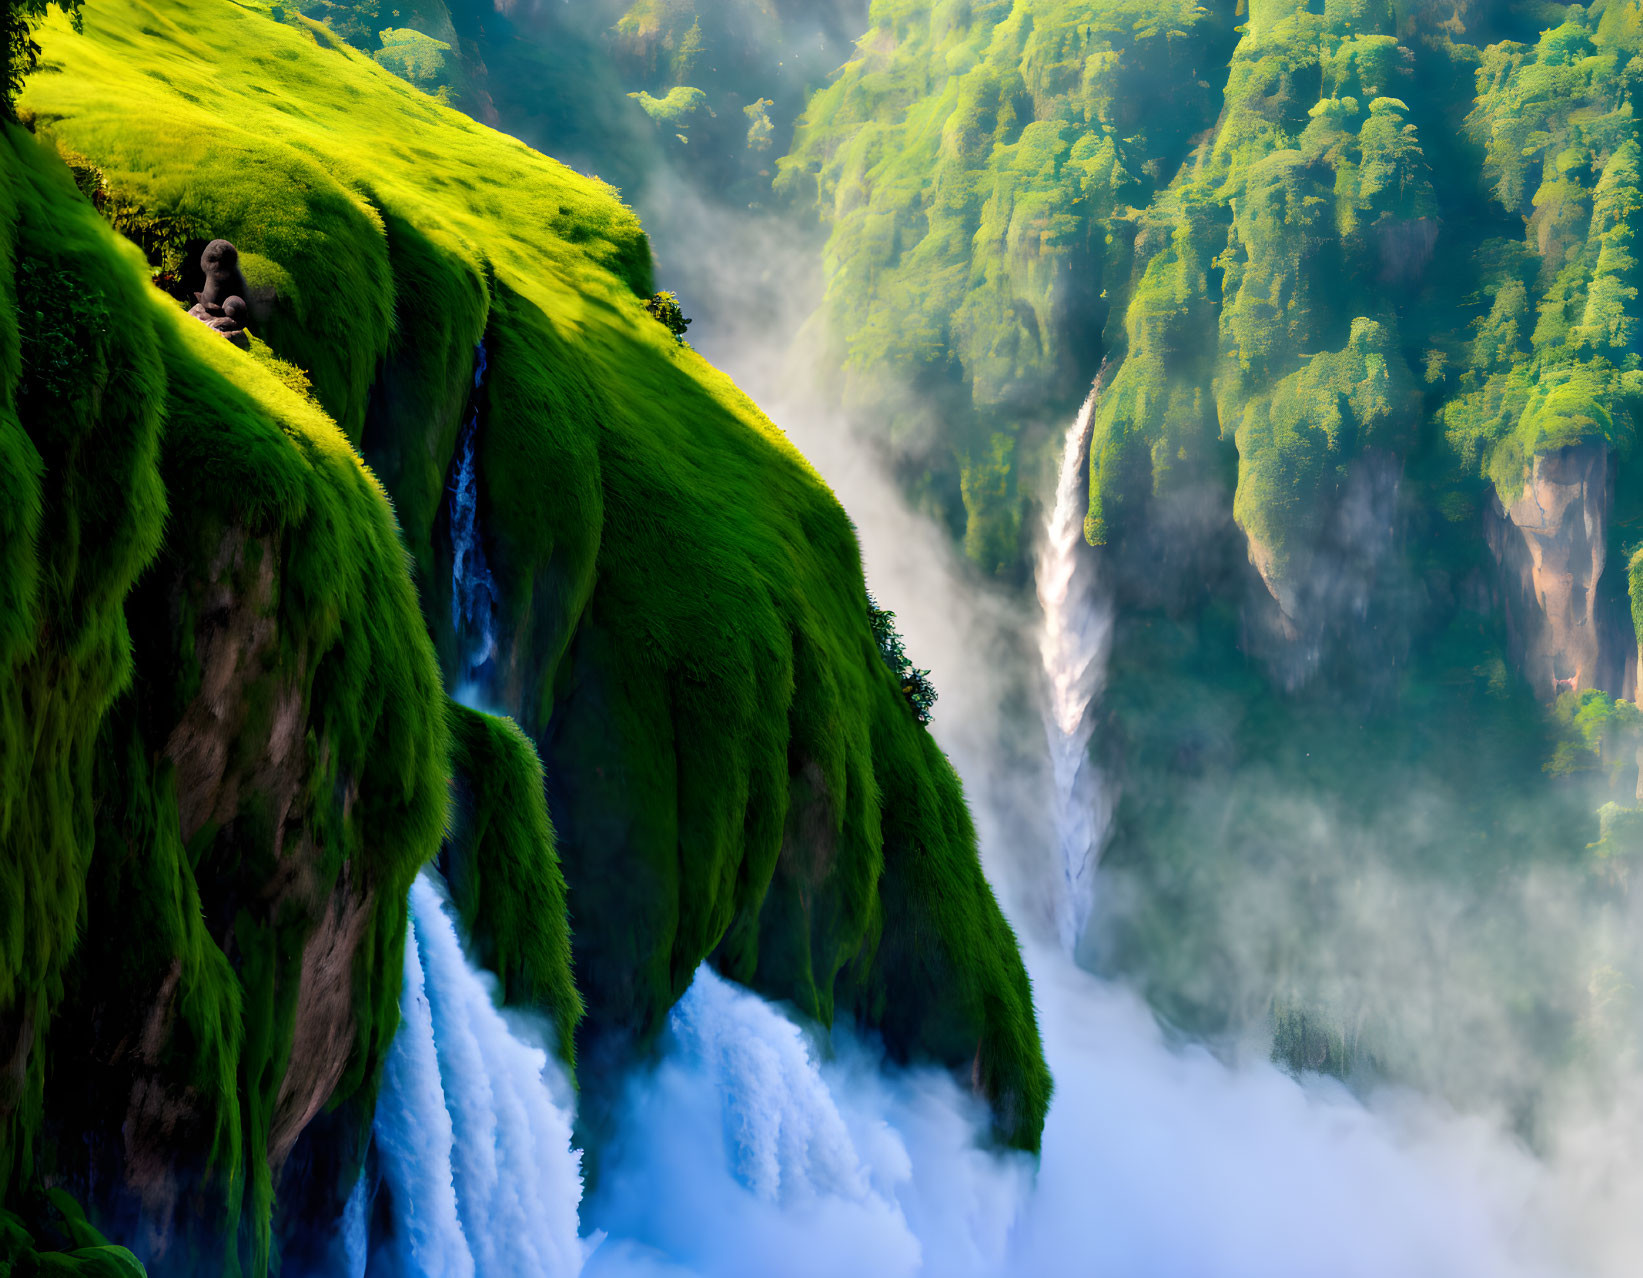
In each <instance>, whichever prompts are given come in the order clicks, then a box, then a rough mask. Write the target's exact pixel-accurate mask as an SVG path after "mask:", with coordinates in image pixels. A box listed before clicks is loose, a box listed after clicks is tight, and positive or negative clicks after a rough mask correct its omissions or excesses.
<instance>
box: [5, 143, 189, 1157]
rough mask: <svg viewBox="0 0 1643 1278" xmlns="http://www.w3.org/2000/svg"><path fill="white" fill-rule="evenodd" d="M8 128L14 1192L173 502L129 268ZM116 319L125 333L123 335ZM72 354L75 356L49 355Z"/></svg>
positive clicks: (155, 382)
mask: <svg viewBox="0 0 1643 1278" xmlns="http://www.w3.org/2000/svg"><path fill="white" fill-rule="evenodd" d="M0 127H3V128H4V130H5V132H4V136H3V138H0V171H3V173H4V176H5V186H6V188H7V192H8V196H7V198H6V200H5V203H6V204H7V205H9V208H8V209H5V210H0V211H6V212H9V213H10V217H9V218H8V219H7V220H6V225H5V229H4V231H0V244H4V246H5V247H6V249H7V250H8V253H7V260H6V261H5V262H4V264H3V265H4V266H6V267H7V268H9V269H6V270H5V271H4V272H3V274H4V275H5V276H6V279H7V284H6V287H7V289H8V290H16V291H15V292H13V293H11V299H12V305H11V307H9V308H8V311H9V314H8V317H7V321H6V323H5V329H6V330H7V331H8V332H9V334H10V335H11V336H10V339H9V341H8V342H7V344H6V349H4V351H3V362H0V375H4V376H5V377H6V390H5V392H4V395H3V396H0V405H3V409H0V457H3V458H4V461H3V463H0V475H3V476H4V480H5V483H6V485H7V491H6V493H5V494H4V495H5V498H6V505H7V507H8V513H7V515H6V516H3V517H0V519H4V520H5V524H6V532H7V538H6V541H5V547H4V551H3V552H0V553H3V554H4V556H5V559H6V561H7V563H8V566H11V567H15V570H16V574H17V575H16V577H15V579H14V583H15V584H13V583H12V582H8V586H7V588H6V590H5V592H4V595H3V596H0V600H3V606H4V609H5V611H4V622H3V623H0V660H3V661H4V669H5V672H6V675H7V677H6V679H5V681H4V683H3V684H0V698H3V700H0V732H3V734H4V735H3V738H0V795H3V796H4V798H3V800H0V848H3V849H4V855H3V856H0V1009H4V1013H5V1021H6V1024H7V1028H8V1031H9V1037H11V1038H12V1039H13V1040H14V1041H13V1042H12V1043H11V1044H9V1045H8V1046H9V1047H10V1049H11V1050H15V1051H18V1052H19V1057H20V1060H21V1064H22V1072H21V1078H20V1080H18V1081H19V1082H20V1083H21V1088H20V1091H19V1092H12V1089H11V1088H10V1087H8V1088H7V1092H8V1094H7V1095H6V1096H5V1097H4V1099H0V1188H7V1189H9V1188H10V1187H11V1186H12V1185H13V1184H14V1183H16V1181H17V1180H18V1179H19V1178H21V1179H27V1178H28V1177H29V1176H30V1175H31V1174H32V1172H33V1164H34V1157H35V1147H34V1139H35V1135H36V1133H37V1130H38V1126H39V1123H40V1117H41V1105H42V1095H43V1090H44V1083H45V1080H44V1073H43V1062H42V1059H41V1052H40V1049H41V1046H42V1044H43V1043H44V1040H45V1034H46V1029H47V1026H48V1024H49V1022H50V1019H51V1016H52V1014H53V1012H54V1010H55V1007H56V1004H57V1003H58V1001H59V999H60V998H61V994H62V979H63V970H64V966H65V964H66V962H67V961H68V958H69V955H70V953H71V951H72V949H73V946H74V942H75V940H76V938H77V935H78V929H79V925H80V920H81V917H82V909H83V892H84V883H85V875H86V870H87V867H88V865H89V862H90V857H91V850H92V823H93V819H94V812H95V808H94V804H93V794H92V789H91V786H90V784H89V783H90V777H91V769H92V763H93V757H94V747H95V743H96V737H97V732H98V728H99V725H100V723H101V720H102V717H103V715H104V714H105V712H106V711H107V709H108V707H109V705H110V704H111V703H112V701H113V700H114V698H115V697H116V696H117V695H118V694H119V693H120V692H121V691H122V690H123V689H124V688H125V687H126V685H127V684H128V683H129V682H130V679H131V674H132V660H131V639H130V634H129V632H128V629H127V625H126V616H125V612H124V609H123V607H122V605H123V603H124V599H125V596H126V593H127V592H128V591H129V590H130V588H131V586H132V584H133V582H134V581H135V579H136V577H137V574H138V573H139V572H140V571H141V570H142V569H143V567H144V566H145V565H146V564H147V562H148V561H149V559H150V558H151V557H152V556H153V554H154V552H155V550H156V549H157V547H158V544H159V538H160V527H161V521H162V519H163V518H164V513H165V499H164V496H163V493H162V490H161V487H160V479H159V473H158V467H157V449H158V444H159V427H160V418H161V407H162V387H163V385H164V382H163V372H162V368H161V361H160V359H159V357H158V353H157V351H156V348H155V347H156V343H155V336H154V320H153V315H152V311H151V310H150V309H149V307H148V299H147V298H146V297H145V296H144V295H143V289H144V285H143V284H142V283H141V280H140V277H139V276H137V275H135V274H134V273H132V272H131V271H130V270H129V267H126V269H117V270H114V271H109V270H108V269H107V264H108V263H109V261H110V260H111V259H113V260H115V261H119V259H118V258H117V257H116V256H115V254H114V252H113V246H112V240H113V236H112V235H111V234H110V233H109V232H108V231H107V229H106V228H105V227H103V226H102V225H101V223H100V222H99V221H98V219H97V217H96V214H95V213H94V212H93V211H92V210H91V208H90V206H89V205H87V204H85V203H84V202H83V201H82V200H81V199H80V197H79V195H78V192H76V190H75V189H74V186H73V183H72V181H71V180H70V178H69V175H68V173H67V172H66V170H64V169H63V168H62V166H61V165H60V164H58V163H57V162H56V161H55V159H54V157H51V156H49V155H48V154H45V153H42V152H41V150H40V149H39V148H38V147H37V146H36V145H35V144H34V142H33V140H32V139H31V138H29V137H28V136H27V135H26V134H24V133H23V132H22V131H21V130H20V129H17V128H16V127H15V126H10V125H6V126H0ZM122 265H124V264H122ZM24 303H26V304H27V309H26V310H25V309H24ZM112 313H118V314H121V315H123V316H126V317H127V318H126V320H125V322H122V323H120V324H118V325H116V324H113V323H111V322H110V321H109V318H108V317H109V315H110V314H112ZM0 340H3V339H0ZM65 341H72V342H74V343H75V344H76V345H75V351H76V353H75V355H73V356H72V357H69V356H66V355H64V353H63V352H62V351H61V349H60V346H58V345H55V344H60V343H63V342H65ZM25 358H27V360H28V362H27V363H25V362H24V359H25ZM65 364H68V365H71V366H72V367H69V368H66V367H65ZM70 374H72V375H70ZM9 576H10V573H8V577H9ZM17 1039H20V1040H21V1042H16V1041H15V1040H17ZM31 1040H32V1041H31Z"/></svg>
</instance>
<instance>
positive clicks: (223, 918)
mask: <svg viewBox="0 0 1643 1278" xmlns="http://www.w3.org/2000/svg"><path fill="white" fill-rule="evenodd" d="M3 162H4V165H5V172H6V187H7V189H8V191H12V192H15V197H14V198H15V199H16V200H17V206H16V207H15V209H12V210H8V212H9V213H10V217H9V218H8V226H7V229H8V232H10V234H11V235H12V236H13V237H15V238H14V239H12V240H11V244H12V245H13V247H12V253H13V254H14V256H13V257H12V258H11V267H12V269H11V270H9V271H7V272H6V277H7V278H8V280H11V279H14V280H15V281H16V287H17V290H18V295H17V297H16V300H15V302H14V303H13V304H12V305H9V306H7V307H6V311H7V318H8V321H10V324H11V325H12V331H13V332H20V336H21V341H20V343H18V345H20V347H21V356H22V358H21V361H18V359H17V358H16V356H15V355H13V356H12V358H11V359H9V360H8V361H7V362H8V364H9V366H10V369H9V376H8V378H7V385H8V403H7V407H8V417H10V418H11V422H10V424H9V426H8V436H7V443H8V449H7V467H6V470H7V473H8V475H9V476H11V477H13V478H12V482H13V483H14V484H21V485H24V486H23V487H22V488H21V490H20V491H16V490H14V492H13V493H12V494H10V496H13V497H15V499H16V500H15V501H14V502H13V501H10V500H8V503H7V505H8V508H9V509H12V510H17V511H20V512H23V513H24V514H25V516H27V515H29V514H30V513H32V514H33V516H34V519H35V520H36V521H37V522H35V523H34V526H33V527H32V528H30V527H25V528H23V529H20V530H18V533H17V534H15V535H9V536H8V537H7V540H6V552H7V554H8V555H9V556H12V557H16V558H17V559H18V564H17V570H16V572H15V574H8V577H9V578H10V579H11V580H14V581H17V582H19V583H20V584H21V585H22V587H23V589H22V590H20V591H18V592H16V593H15V594H14V595H13V597H12V598H10V599H8V601H7V602H8V614H7V621H8V625H7V626H6V633H7V634H8V636H9V637H10V638H11V641H12V646H11V647H10V649H9V651H8V662H9V665H8V672H9V673H8V678H7V680H6V684H5V687H6V695H7V712H6V720H5V728H6V732H5V740H6V743H7V746H6V749H5V751H4V757H5V760H6V769H7V775H6V778H5V789H4V793H5V796H6V803H5V809H4V811H5V818H6V819H5V823H4V826H3V828H0V835H3V838H4V846H5V848H6V856H5V858H4V861H3V864H4V865H5V866H6V869H7V873H8V874H10V875H14V876H18V877H17V879H16V881H13V882H12V883H10V884H9V886H8V888H7V890H6V892H5V900H6V902H7V907H8V909H7V915H6V920H5V924H4V937H5V951H6V953H7V954H9V955H10V956H11V957H10V959H9V960H8V962H7V964H6V967H5V986H4V989H3V991H0V1003H3V1004H4V1005H5V1006H7V1007H8V1008H10V1009H14V1010H13V1011H11V1012H10V1013H9V1015H10V1016H13V1017H20V1018H21V1024H22V1026H23V1027H24V1033H25V1034H28V1035H30V1036H31V1037H32V1042H26V1041H25V1042H24V1043H23V1056H22V1060H23V1062H24V1066H25V1069H26V1074H25V1077H26V1080H27V1081H26V1083H25V1086H24V1092H23V1094H22V1096H21V1097H20V1098H18V1100H19V1101H20V1103H17V1102H15V1101H14V1104H13V1105H12V1106H8V1109H7V1126H8V1130H7V1138H6V1140H5V1142H4V1148H5V1149H6V1151H7V1153H8V1165H7V1166H6V1167H5V1168H4V1171H5V1179H6V1183H7V1186H8V1189H9V1188H10V1187H11V1186H16V1185H23V1184H27V1183H28V1182H29V1181H30V1180H31V1179H32V1177H34V1176H35V1175H39V1174H55V1175H65V1174H66V1175H69V1176H71V1177H73V1176H83V1175H85V1174H86V1172H87V1171H88V1170H89V1168H88V1166H86V1165H84V1164H83V1163H82V1162H81V1160H83V1159H90V1160H91V1163H92V1164H93V1165H95V1164H97V1163H98V1162H99V1161H100V1157H101V1153H100V1149H99V1147H98V1146H97V1145H96V1141H94V1142H93V1145H92V1146H91V1147H81V1148H79V1149H77V1148H76V1146H77V1145H78V1144H79V1142H69V1143H66V1144H65V1143H60V1142H58V1141H56V1140H52V1139H45V1140H44V1141H42V1133H43V1132H45V1133H57V1132H64V1133H68V1132H78V1131H81V1130H84V1131H88V1132H91V1133H100V1135H99V1136H98V1137H97V1140H101V1141H108V1140H110V1139H114V1140H115V1141H116V1144H115V1148H116V1149H117V1148H118V1141H119V1140H120V1139H122V1138H123V1140H124V1141H125V1142H126V1146H127V1151H128V1153H129V1154H130V1155H132V1156H140V1155H141V1154H142V1153H144V1152H145V1151H148V1152H150V1153H151V1154H157V1155H161V1156H163V1157H164V1158H165V1159H167V1160H169V1161H170V1164H171V1166H172V1167H173V1169H174V1173H173V1174H174V1176H175V1178H176V1188H175V1189H174V1190H173V1191H172V1192H180V1193H186V1194H188V1195H190V1196H191V1197H190V1201H191V1202H192V1203H193V1204H194V1209H193V1212H191V1213H189V1218H188V1221H187V1224H186V1227H182V1228H179V1230H178V1231H177V1236H176V1238H175V1240H174V1242H173V1244H172V1245H173V1246H175V1247H178V1248H179V1249H182V1250H183V1251H184V1252H185V1254H186V1251H187V1250H188V1249H190V1248H192V1247H196V1246H198V1247H202V1248H211V1247H213V1246H220V1245H221V1243H220V1239H221V1238H222V1237H223V1235H225V1234H226V1236H227V1237H228V1238H229V1239H237V1242H236V1243H235V1246H234V1251H233V1252H232V1253H231V1254H230V1256H229V1260H228V1265H229V1267H230V1268H231V1269H236V1270H237V1269H238V1268H239V1267H240V1266H241V1265H243V1266H245V1267H247V1268H250V1269H252V1270H259V1271H260V1269H261V1268H262V1267H263V1266H264V1265H265V1264H266V1263H267V1259H268V1256H269V1251H270V1246H271V1235H270V1223H271V1209H272V1198H273V1185H272V1177H271V1172H270V1151H271V1143H272V1142H273V1141H275V1140H278V1139H280V1138H281V1135H282V1130H281V1129H282V1126H284V1125H285V1124H288V1123H289V1121H290V1120H289V1115H285V1114H282V1113H281V1112H280V1110H281V1102H282V1099H283V1098H282V1085H283V1084H284V1083H285V1082H286V1080H287V1078H288V1076H289V1074H290V1065H289V1058H290V1056H291V1053H292V1045H293V1036H294V1034H295V1033H296V1032H297V1026H296V1017H297V1010H298V1004H299V998H300V994H299V991H300V986H301V968H302V963H303V959H304V946H305V945H306V943H307V941H308V938H309V937H310V936H311V935H312V934H313V933H314V932H315V930H316V926H324V925H325V923H326V920H324V919H323V918H322V916H323V915H324V914H325V909H324V908H323V907H324V903H325V902H326V901H327V899H328V898H331V897H332V896H333V894H334V893H335V894H338V895H340V896H342V897H344V898H348V899H352V900H353V901H354V902H355V903H354V904H353V905H352V906H351V908H352V909H354V910H363V911H364V917H363V918H362V919H361V921H360V924H359V925H360V926H361V927H362V928H363V929H364V936H363V939H362V941H361V945H360V952H359V954H358V955H357V962H356V964H355V967H354V974H353V978H352V982H353V989H352V991H351V992H350V993H349V995H348V996H347V997H346V998H345V1000H344V1006H345V1007H346V1006H348V1005H349V1004H351V1013H350V1017H351V1022H350V1021H344V1022H343V1024H342V1026H341V1029H342V1030H343V1031H344V1033H345V1037H344V1039H343V1041H342V1043H341V1044H339V1045H338V1047H339V1049H340V1051H341V1053H342V1055H341V1056H340V1057H339V1058H338V1067H339V1074H340V1076H339V1077H337V1078H335V1079H333V1080H332V1081H331V1086H329V1087H327V1088H326V1089H325V1091H324V1092H322V1093H321V1096H320V1099H322V1100H323V1099H325V1098H326V1097H327V1096H329V1098H330V1099H331V1101H332V1103H333V1104H342V1103H344V1102H346V1101H348V1100H349V1099H350V1098H351V1097H353V1096H355V1095H368V1094H369V1092H370V1089H372V1088H373V1087H374V1079H375V1076H376V1072H377V1066H378V1064H379V1062H380V1059H381V1056H382V1053H383V1051H384V1050H385V1048H386V1046H387V1043H388V1041H389V1039H390V1038H391V1037H392V1034H393V1030H394V1027H395V1026H396V1024H397V1019H398V1012H397V1000H398V985H399V957H398V956H399V951H400V946H401V944H402V942H403V935H404V927H405V917H404V910H403V896H404V892H405V890H406V888H407V887H408V885H409V882H410V878H411V876H412V874H414V873H415V870H416V868H417V866H419V865H420V864H421V863H422V861H424V860H425V859H427V857H428V856H430V855H431V854H432V852H433V851H434V849H435V848H436V847H437V846H438V843H439V840H440V837H441V833H442V830H443V826H444V813H445V780H444V777H445V766H446V764H445V759H446V748H445V741H444V733H443V720H442V718H441V716H440V709H439V707H440V705H441V700H440V690H439V679H438V674H437V670H436V668H435V666H434V663H433V659H432V652H431V648H430V645H429V644H428V641H427V638H426V634H425V631H424V628H423V626H422V622H421V616H420V613H419V610H418V607H417V601H416V597H415V594H414V591H413V590H412V588H411V586H410V582H409V580H408V578H407V577H406V575H405V573H404V571H403V568H402V567H401V565H402V563H403V551H402V550H401V548H400V546H399V544H398V539H397V536H396V530H395V527H394V523H393V519H392V515H391V513H390V511H389V509H388V506H387V504H386V502H385V501H384V499H383V495H382V491H381V489H380V488H379V487H378V486H377V484H376V483H375V481H374V480H372V479H371V477H370V476H369V474H368V473H367V472H366V471H365V469H364V468H363V466H362V465H361V464H360V462H359V460H358V458H357V456H356V455H355V454H354V452H353V450H352V449H351V448H350V447H349V445H348V442H347V440H346V439H345V438H344V437H343V436H342V434H341V433H340V432H339V431H338V430H337V428H336V426H335V425H334V424H333V423H332V422H331V421H330V419H328V418H327V417H326V416H325V415H324V414H323V413H322V412H320V411H319V410H318V409H317V407H315V406H314V405H313V404H312V403H310V402H307V401H304V400H302V399H300V398H298V397H296V396H295V395H293V394H292V393H291V392H290V391H289V390H287V389H286V388H285V387H284V386H283V385H282V384H281V383H280V382H279V381H278V380H277V379H276V378H275V377H274V376H272V375H270V374H269V373H267V372H265V371H263V370H262V369H261V368H259V367H258V365H257V364H256V363H255V362H254V361H251V360H248V359H246V358H244V357H242V356H240V355H239V354H238V353H237V352H234V351H233V349H232V348H231V347H229V346H228V345H227V344H226V343H224V342H222V341H220V340H217V339H216V338H215V336H214V335H213V334H211V333H209V332H207V331H206V330H205V329H204V328H203V326H200V325H198V324H195V323H192V322H189V321H186V320H185V319H184V317H183V316H182V315H181V312H180V310H179V309H178V308H176V307H175V306H173V305H172V304H171V303H170V302H169V300H168V299H166V298H165V297H164V296H163V295H161V294H160V293H158V292H157V291H155V290H152V289H150V288H149V287H148V286H147V284H146V282H145V279H144V273H143V271H142V270H141V269H140V265H141V259H140V257H139V256H138V255H137V253H136V251H135V250H134V249H132V248H130V247H129V246H126V245H122V244H121V243H120V242H119V241H118V239H117V237H116V236H115V235H114V233H113V232H112V231H111V230H109V229H108V227H107V226H106V225H105V224H104V223H103V222H102V221H101V220H100V219H99V218H98V217H97V214H96V212H95V211H94V210H93V208H92V206H91V205H90V204H89V203H87V202H86V201H85V200H84V199H83V198H82V197H81V195H80V193H79V192H78V190H77V189H76V187H75V186H74V184H73V182H72V180H71V177H70V174H69V173H68V171H67V170H66V169H65V168H64V167H63V165H62V164H61V162H60V161H59V160H57V159H56V158H55V157H54V156H51V154H50V152H49V151H46V150H44V149H43V148H41V147H40V146H38V145H37V144H36V143H35V142H34V140H33V139H31V138H29V137H28V136H27V135H26V134H24V133H22V132H21V131H20V130H16V129H11V130H9V131H8V133H7V135H6V150H5V152H4V154H3ZM13 349H14V350H15V347H14V348H13ZM19 363H20V370H19ZM19 371H20V375H19ZM12 413H15V417H12V416H11V414H12ZM30 489H32V492H31V491H30ZM162 526H163V527H164V538H163V541H162V537H161V530H162ZM128 622H129V629H128ZM121 694H124V695H121ZM116 698H118V700H116ZM270 738H272V739H273V744H272V745H271V744H270ZM333 795H345V796H346V798H345V799H344V801H343V802H341V803H338V802H336V801H335V800H333V799H332V798H331V796H333ZM93 796H97V802H96V803H95V804H94V803H93ZM287 858H294V859H295V860H296V862H297V863H298V864H300V865H301V866H302V872H301V873H300V874H299V875H297V877H296V878H295V879H294V880H292V881H289V882H286V883H284V884H283V885H282V886H280V887H279V888H278V890H273V891H271V890H269V885H270V884H275V883H279V882H280V880H281V874H280V872H279V869H278V867H279V866H280V864H281V863H282V861H283V860H285V859H287ZM77 941H78V945H77V946H76V942H77ZM10 1023H11V1024H13V1025H15V1024H17V1021H15V1020H14V1021H11V1022H10ZM145 1024H146V1025H147V1028H146V1029H143V1027H144V1025H145ZM138 1031H141V1032H142V1033H143V1034H144V1038H145V1042H146V1043H147V1046H145V1048H144V1049H143V1050H142V1051H141V1052H140V1053H138V1054H137V1055H136V1056H135V1057H133V1056H132V1055H130V1053H129V1051H122V1050H121V1049H119V1048H118V1047H117V1044H119V1043H120V1042H121V1040H122V1039H123V1038H125V1037H126V1036H127V1035H130V1034H133V1033H136V1032H138ZM111 1052H112V1053H113V1056H112V1057H111V1056H110V1053H111ZM99 1065H101V1066H102V1067H103V1068H105V1069H107V1070H110V1071H111V1072H112V1073H111V1076H103V1075H101V1074H99V1073H98V1072H96V1069H97V1066H99ZM88 1071H90V1072H88ZM122 1078H126V1079H129V1080H131V1081H129V1082H126V1083H124V1084H123V1085H122V1083H121V1082H120V1081H119V1080H121V1079H122ZM137 1080H141V1081H142V1083H143V1084H144V1086H143V1088H142V1089H140V1091H139V1096H140V1097H141V1099H136V1100H130V1099H129V1098H130V1096H131V1092H130V1088H131V1086H132V1084H133V1083H135V1082H136V1081H137ZM128 1102H129V1108H128ZM185 1103H186V1109H187V1112H188V1121H187V1122H186V1123H180V1124H179V1123H177V1122H176V1120H175V1118H172V1119H170V1120H169V1121H163V1119H164V1115H165V1114H166V1110H167V1106H176V1105H181V1104H185ZM304 1103H306V1101H305V1102H304ZM105 1108H106V1109H108V1110H109V1112H107V1113H103V1112H102V1111H103V1110H104V1109H105ZM162 1122H163V1125H162ZM122 1128H123V1137H122V1136H120V1135H111V1134H119V1133H122ZM290 1134H291V1135H294V1132H291V1133H290ZM101 1205H102V1206H103V1207H105V1208H108V1207H110V1206H111V1205H112V1204H109V1203H104V1204H101ZM196 1213H197V1214H196ZM236 1253H237V1254H236ZM208 1254H209V1253H208Z"/></svg>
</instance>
